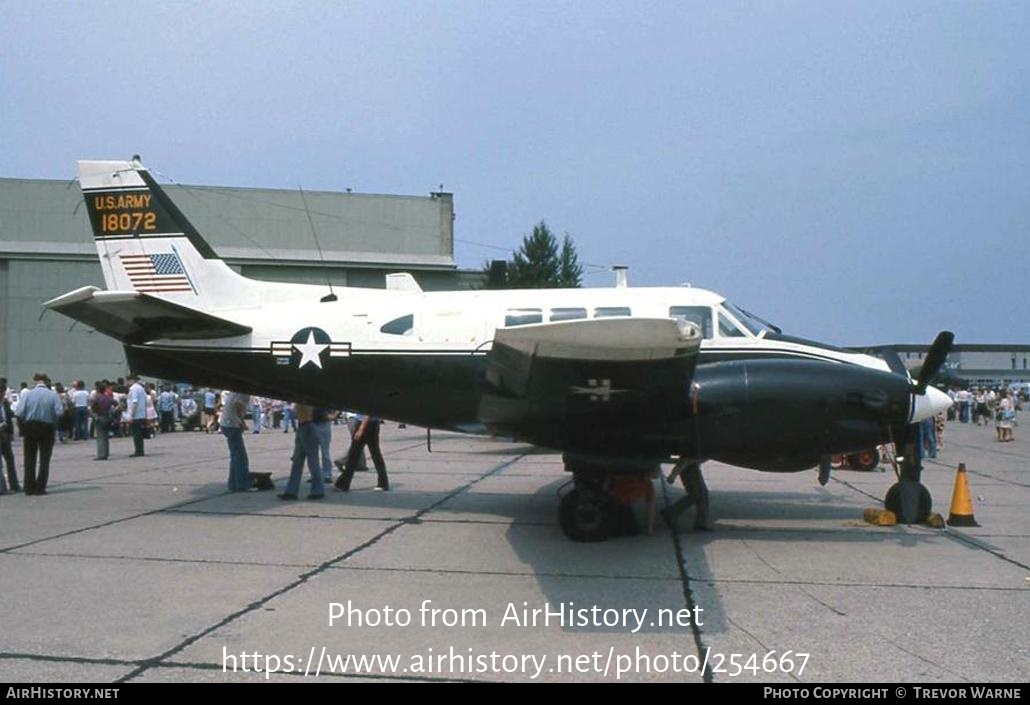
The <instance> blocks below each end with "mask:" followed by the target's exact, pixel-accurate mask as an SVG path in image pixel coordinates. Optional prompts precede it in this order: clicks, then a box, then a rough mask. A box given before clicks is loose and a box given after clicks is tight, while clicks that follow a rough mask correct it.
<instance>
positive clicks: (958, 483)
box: [948, 463, 980, 526]
mask: <svg viewBox="0 0 1030 705" xmlns="http://www.w3.org/2000/svg"><path fill="white" fill-rule="evenodd" d="M948 526H980V525H979V524H977V523H976V519H974V518H973V499H972V498H971V497H970V496H969V481H968V480H967V479H966V464H965V463H959V464H958V472H957V473H955V490H954V492H952V494H951V514H949V515H948Z"/></svg>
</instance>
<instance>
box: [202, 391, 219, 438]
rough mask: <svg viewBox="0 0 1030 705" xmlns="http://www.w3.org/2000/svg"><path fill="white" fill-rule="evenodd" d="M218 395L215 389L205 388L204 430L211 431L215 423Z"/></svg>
mask: <svg viewBox="0 0 1030 705" xmlns="http://www.w3.org/2000/svg"><path fill="white" fill-rule="evenodd" d="M217 400H218V395H217V394H215V390H213V389H205V390H204V432H205V433H211V429H213V428H214V425H215V403H216V402H217Z"/></svg>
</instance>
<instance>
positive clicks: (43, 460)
mask: <svg viewBox="0 0 1030 705" xmlns="http://www.w3.org/2000/svg"><path fill="white" fill-rule="evenodd" d="M32 379H33V380H34V381H35V383H36V386H35V387H33V388H32V389H30V390H29V391H27V392H25V393H24V394H22V395H21V397H20V398H19V399H18V418H19V419H21V424H22V438H23V441H24V448H23V450H24V453H25V459H24V460H25V494H27V495H41V494H46V485H47V480H48V479H49V477H50V456H51V454H52V453H53V451H54V432H55V430H56V429H57V422H58V419H60V417H61V414H63V413H64V402H63V401H61V397H60V396H58V394H57V392H55V391H53V390H52V389H50V388H49V387H47V385H46V383H47V376H46V375H45V374H43V373H42V372H37V373H36V374H35V375H33V377H32ZM37 456H38V457H39V475H38V477H37V475H36V458H37Z"/></svg>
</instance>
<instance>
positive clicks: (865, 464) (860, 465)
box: [849, 448, 880, 472]
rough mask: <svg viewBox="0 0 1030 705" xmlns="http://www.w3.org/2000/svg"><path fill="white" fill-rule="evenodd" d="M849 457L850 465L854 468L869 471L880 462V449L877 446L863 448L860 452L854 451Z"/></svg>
mask: <svg viewBox="0 0 1030 705" xmlns="http://www.w3.org/2000/svg"><path fill="white" fill-rule="evenodd" d="M849 457H850V459H851V467H853V468H855V469H856V470H865V471H866V472H869V471H872V470H875V469H876V466H877V465H879V464H880V451H879V449H878V448H870V449H869V450H863V451H862V452H861V453H854V454H853V455H851V456H849Z"/></svg>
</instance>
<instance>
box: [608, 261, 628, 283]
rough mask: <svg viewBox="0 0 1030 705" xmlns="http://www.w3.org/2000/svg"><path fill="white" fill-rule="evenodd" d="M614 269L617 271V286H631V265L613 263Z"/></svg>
mask: <svg viewBox="0 0 1030 705" xmlns="http://www.w3.org/2000/svg"><path fill="white" fill-rule="evenodd" d="M612 271H613V272H615V288H616V289H625V288H627V287H628V286H629V277H628V273H629V267H628V266H626V265H625V264H613V265H612Z"/></svg>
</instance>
